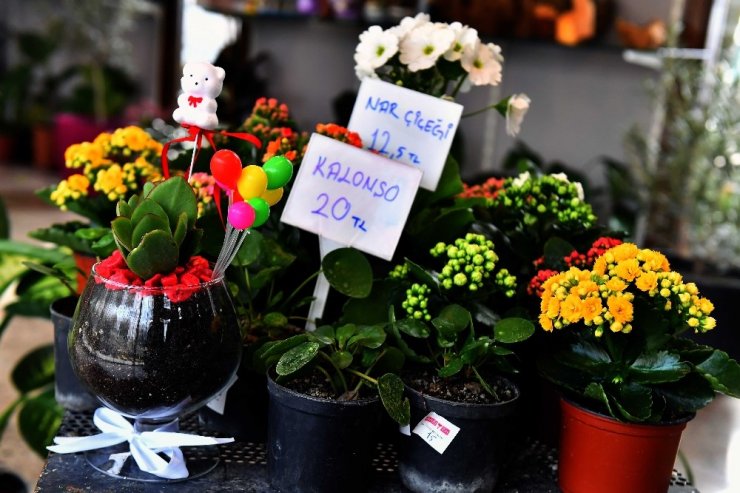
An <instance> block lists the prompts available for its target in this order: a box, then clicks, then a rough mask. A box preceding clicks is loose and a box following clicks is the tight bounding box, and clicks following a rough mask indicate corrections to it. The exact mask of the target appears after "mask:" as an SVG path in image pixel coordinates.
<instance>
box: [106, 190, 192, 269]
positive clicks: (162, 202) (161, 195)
mask: <svg viewBox="0 0 740 493" xmlns="http://www.w3.org/2000/svg"><path fill="white" fill-rule="evenodd" d="M141 197H142V198H140V197H139V196H137V195H134V196H133V197H131V198H130V199H129V200H128V202H126V201H123V200H121V201H120V202H118V205H117V207H116V212H117V214H118V217H116V218H115V219H114V220H113V221H112V222H111V227H112V229H113V237H114V239H115V241H116V245H117V247H118V249H119V250H120V251H121V253H122V254H123V257H124V259H125V260H126V264H127V265H128V267H129V269H131V270H132V271H133V272H134V273H135V274H136V275H138V276H139V277H141V278H142V279H144V280H146V279H149V278H151V277H152V276H154V275H155V274H157V273H161V274H165V273H168V272H171V271H172V270H173V269H175V267H177V266H178V265H183V264H185V263H186V262H187V261H188V259H190V257H191V256H193V255H194V254H195V253H197V251H198V247H199V244H200V239H201V237H202V236H203V230H201V229H198V228H196V227H195V220H196V217H197V213H198V206H197V199H196V197H195V193H194V192H193V189H192V188H191V187H190V185H189V184H188V182H187V181H186V180H185V179H184V178H183V177H181V176H175V177H172V178H169V179H167V180H165V181H162V182H160V183H158V184H156V185H153V184H152V183H146V184H145V185H144V189H143V193H142V196H141Z"/></svg>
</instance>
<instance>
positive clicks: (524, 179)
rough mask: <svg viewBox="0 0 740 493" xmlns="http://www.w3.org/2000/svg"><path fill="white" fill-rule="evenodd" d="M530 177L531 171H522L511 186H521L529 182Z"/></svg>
mask: <svg viewBox="0 0 740 493" xmlns="http://www.w3.org/2000/svg"><path fill="white" fill-rule="evenodd" d="M529 178H530V175H529V171H525V172H524V173H521V174H520V175H519V176H517V177H516V178H514V179H513V180H512V181H511V186H512V187H516V188H519V187H521V186H522V185H524V184H525V183H527V182H528V181H529Z"/></svg>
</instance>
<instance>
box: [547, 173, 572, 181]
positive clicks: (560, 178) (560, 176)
mask: <svg viewBox="0 0 740 493" xmlns="http://www.w3.org/2000/svg"><path fill="white" fill-rule="evenodd" d="M550 177H552V178H555V179H556V180H558V181H564V182H565V183H570V180H569V179H568V175H566V174H565V173H550Z"/></svg>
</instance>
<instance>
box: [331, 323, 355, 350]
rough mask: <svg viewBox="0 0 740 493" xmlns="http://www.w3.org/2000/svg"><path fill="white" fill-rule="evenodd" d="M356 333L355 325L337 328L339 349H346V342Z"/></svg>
mask: <svg viewBox="0 0 740 493" xmlns="http://www.w3.org/2000/svg"><path fill="white" fill-rule="evenodd" d="M356 333H357V326H356V325H355V324H344V325H342V326H340V327H338V328H337V330H336V335H337V344H338V346H339V349H344V348H345V347H347V341H348V340H349V338H350V337H352V336H353V335H355V334H356Z"/></svg>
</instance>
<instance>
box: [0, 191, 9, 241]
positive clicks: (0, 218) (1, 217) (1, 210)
mask: <svg viewBox="0 0 740 493" xmlns="http://www.w3.org/2000/svg"><path fill="white" fill-rule="evenodd" d="M8 238H10V221H9V220H8V209H7V208H6V207H5V202H4V201H3V200H2V199H0V239H3V240H7V239H8Z"/></svg>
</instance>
